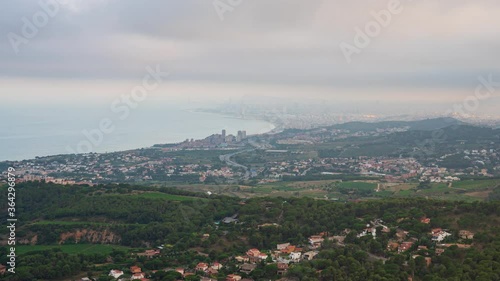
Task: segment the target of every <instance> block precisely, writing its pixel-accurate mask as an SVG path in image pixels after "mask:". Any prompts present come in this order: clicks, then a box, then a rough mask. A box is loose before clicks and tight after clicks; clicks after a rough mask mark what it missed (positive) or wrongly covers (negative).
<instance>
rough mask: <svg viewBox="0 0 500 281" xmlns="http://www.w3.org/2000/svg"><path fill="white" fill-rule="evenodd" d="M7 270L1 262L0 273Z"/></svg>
mask: <svg viewBox="0 0 500 281" xmlns="http://www.w3.org/2000/svg"><path fill="white" fill-rule="evenodd" d="M6 271H7V267H6V266H5V265H3V264H0V274H2V275H3V274H5V272H6Z"/></svg>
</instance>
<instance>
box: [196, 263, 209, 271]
mask: <svg viewBox="0 0 500 281" xmlns="http://www.w3.org/2000/svg"><path fill="white" fill-rule="evenodd" d="M207 269H208V264H206V263H204V262H200V263H198V264H197V265H196V271H206V270H207Z"/></svg>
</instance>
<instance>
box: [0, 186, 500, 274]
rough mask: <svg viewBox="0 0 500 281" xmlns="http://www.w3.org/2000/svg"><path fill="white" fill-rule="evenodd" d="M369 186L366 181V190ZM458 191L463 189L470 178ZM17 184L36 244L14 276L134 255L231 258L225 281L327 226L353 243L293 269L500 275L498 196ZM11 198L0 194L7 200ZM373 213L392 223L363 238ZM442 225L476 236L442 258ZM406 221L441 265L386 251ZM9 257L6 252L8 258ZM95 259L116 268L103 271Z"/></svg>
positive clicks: (152, 266)
mask: <svg viewBox="0 0 500 281" xmlns="http://www.w3.org/2000/svg"><path fill="white" fill-rule="evenodd" d="M356 187H357V185H354V184H348V183H342V184H341V185H339V186H338V188H341V189H348V190H350V189H353V188H356ZM372 187H373V186H372V185H369V184H361V185H359V188H361V189H363V188H372ZM461 188H466V184H462V186H461ZM18 192H19V194H18V205H19V211H18V213H19V216H20V217H22V219H20V223H21V225H20V228H19V230H18V235H19V238H22V239H24V240H23V241H25V242H24V243H27V244H30V243H31V244H37V245H38V246H28V245H27V246H20V247H19V251H20V253H22V254H20V255H19V262H20V263H23V264H24V266H23V267H22V268H19V272H21V273H20V274H19V275H15V276H11V277H9V278H7V279H6V280H36V279H37V278H41V279H43V278H45V279H52V278H55V277H64V276H72V275H74V274H77V273H78V272H82V271H84V272H85V271H89V270H91V271H93V272H96V273H97V275H99V274H106V270H109V269H110V268H113V267H115V268H117V267H118V268H127V267H128V266H130V265H133V264H137V263H139V264H140V265H142V266H143V268H144V269H145V270H157V269H162V268H166V267H178V266H182V267H185V268H194V267H195V265H196V264H197V263H198V262H200V261H204V262H209V263H210V262H214V261H220V262H224V263H225V267H224V269H223V270H220V271H219V275H217V279H221V280H222V279H224V278H225V275H226V274H230V273H234V272H237V271H238V268H237V263H236V262H235V261H234V259H233V258H234V257H235V256H237V255H242V253H244V252H245V251H246V250H247V249H249V248H258V249H264V250H266V249H267V250H272V249H274V248H275V247H276V244H279V243H286V242H288V243H292V244H294V245H298V246H300V247H308V245H309V242H308V239H307V238H308V237H310V236H311V235H315V234H318V233H328V234H329V235H344V237H345V240H344V244H343V245H340V246H339V245H337V244H335V243H326V242H325V244H324V245H323V246H322V247H321V248H320V249H318V250H319V255H318V256H317V257H316V258H315V259H313V260H312V261H303V262H301V263H297V264H294V265H292V266H291V267H290V268H289V270H288V272H287V276H288V277H290V278H296V279H298V280H325V281H326V280H332V278H335V280H407V278H408V276H413V277H414V278H415V279H414V280H451V279H453V280H497V279H496V278H498V276H500V275H499V274H500V240H499V237H498V235H497V233H498V231H500V228H499V225H500V217H499V214H500V204H499V201H491V202H474V203H465V202H459V201H438V200H426V199H383V200H374V201H373V200H372V201H366V202H359V203H336V202H331V201H326V200H315V199H310V198H300V197H295V198H293V197H292V198H286V199H285V198H282V197H272V198H271V197H259V198H253V199H248V200H245V201H241V199H238V198H235V197H226V196H213V195H211V196H208V195H206V194H201V193H193V192H187V191H181V190H176V189H171V188H153V187H137V186H129V185H103V186H95V187H85V186H60V185H54V184H42V183H30V184H23V185H20V186H19V187H18ZM4 196H5V195H4V194H2V195H1V196H0V200H1V199H2V198H4ZM2 202H6V200H2ZM233 215H234V216H233ZM228 216H232V217H236V218H237V220H238V223H236V224H234V223H228V224H226V223H223V222H221V219H223V218H224V217H228ZM422 217H428V218H431V220H430V223H428V224H424V223H421V222H420V219H421V218H422ZM374 220H381V221H383V223H384V224H385V225H387V226H389V227H390V229H391V231H389V232H384V233H382V232H379V230H380V229H379V230H377V233H378V235H377V237H376V239H373V238H372V237H370V236H367V237H357V236H356V234H358V233H361V232H363V230H364V229H365V228H366V225H367V224H371V222H373V221H374ZM3 221H5V220H3ZM436 227H439V228H442V229H447V231H449V232H450V233H451V235H452V236H450V237H449V238H447V239H448V240H446V241H448V242H447V243H457V242H459V243H467V244H469V245H470V243H471V241H465V242H460V241H461V240H460V238H459V237H458V234H457V233H458V231H459V230H462V229H467V230H468V231H472V232H474V233H475V237H474V241H473V244H472V247H471V248H470V249H459V248H456V247H451V248H448V249H447V250H446V251H445V254H443V255H440V256H436V255H435V254H434V252H433V251H434V248H436V247H437V245H436V243H434V242H433V241H431V240H430V237H429V232H430V230H431V229H433V228H436ZM398 229H402V230H404V231H406V232H407V233H408V237H411V239H414V240H412V241H416V242H415V244H414V245H415V247H416V246H417V245H421V246H425V247H426V248H427V249H429V251H428V252H426V253H427V254H428V257H431V258H432V265H430V266H427V265H426V264H425V262H422V260H421V259H413V258H412V255H414V254H412V252H407V253H393V252H391V251H388V250H386V247H387V245H388V243H389V242H390V241H391V240H392V239H395V237H396V234H397V230H398ZM2 231H3V232H2V234H4V233H5V231H4V230H2ZM84 231H87V232H90V231H94V233H100V234H103V233H107V234H108V235H109V234H110V233H113V235H114V236H115V238H116V239H114V240H101V241H99V240H96V241H90V240H86V238H85V237H84V236H81V237H79V238H77V236H74V235H73V236H72V234H73V233H76V232H80V233H82V232H84ZM346 231H347V232H346ZM398 231H399V230H398ZM398 233H399V232H398ZM202 234H208V235H209V238H203V235H202ZM346 234H347V235H346ZM35 236H36V237H37V239H35V240H34V239H33V237H35ZM64 237H66V239H65V240H64V239H63V238H64ZM68 237H69V238H68ZM101 237H106V236H105V235H101ZM20 240H21V239H20ZM60 243H62V246H57V247H56V248H59V249H62V251H63V252H60V250H57V249H55V250H47V249H50V248H54V247H55V246H54V245H58V244H60ZM90 244H92V245H90ZM99 244H114V245H116V246H118V245H121V246H128V247H136V248H137V247H138V248H148V247H153V246H158V245H165V247H166V248H165V249H163V250H162V254H161V255H159V256H158V258H155V259H153V260H150V261H147V260H144V259H138V258H137V257H133V256H132V257H130V258H126V257H127V256H128V254H127V252H128V251H130V250H132V249H131V248H123V247H120V248H115V249H113V248H110V247H100V246H97V247H93V245H99ZM44 245H45V246H44ZM86 245H89V246H86ZM116 246H115V247H116ZM30 247H32V248H31V249H30ZM61 247H62V248H61ZM128 249H130V250H128ZM431 250H432V251H431ZM200 253H206V255H200ZM420 255H423V254H422V253H420ZM423 256H425V255H423ZM110 257H111V258H110ZM42 260H45V261H47V263H45V264H51V266H50V270H48V271H47V270H45V271H40V266H41V264H40V262H41V261H42ZM56 260H60V261H62V262H56ZM382 260H386V262H385V263H383V262H382ZM4 262H5V255H3V254H2V258H0V263H4ZM268 262H269V261H268ZM268 262H265V263H263V264H258V265H257V266H258V270H256V271H255V272H254V273H252V274H251V277H253V278H254V279H255V280H262V279H263V278H265V279H266V280H269V279H273V280H274V279H277V278H278V276H277V275H276V272H275V271H274V273H273V270H275V269H272V268H273V267H272V263H269V264H268ZM77 263H78V264H79V265H78V266H76V264H77ZM98 263H106V264H107V265H106V266H105V267H104V268H99V267H95V266H94V265H95V264H98ZM269 270H270V271H269ZM99 272H100V273H99ZM319 272H321V273H319ZM197 274H198V273H197ZM200 275H203V274H200ZM20 276H22V277H20ZM16 278H17V279H16ZM19 278H28V279H19ZM163 278H164V277H160V275H155V274H152V279H153V280H170V279H163ZM165 278H166V277H165ZM450 278H451V279H450ZM102 280H106V279H102Z"/></svg>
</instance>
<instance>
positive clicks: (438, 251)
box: [435, 248, 444, 256]
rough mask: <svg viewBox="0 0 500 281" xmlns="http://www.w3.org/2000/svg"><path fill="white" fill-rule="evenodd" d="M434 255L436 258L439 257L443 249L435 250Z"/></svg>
mask: <svg viewBox="0 0 500 281" xmlns="http://www.w3.org/2000/svg"><path fill="white" fill-rule="evenodd" d="M435 253H436V256H440V255H441V254H442V253H444V249H442V248H436V251H435Z"/></svg>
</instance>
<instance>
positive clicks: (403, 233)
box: [396, 229, 408, 242]
mask: <svg viewBox="0 0 500 281" xmlns="http://www.w3.org/2000/svg"><path fill="white" fill-rule="evenodd" d="M407 235H408V231H404V230H402V229H398V230H396V237H397V238H398V241H399V242H403V241H404V240H405V239H406V236H407Z"/></svg>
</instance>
